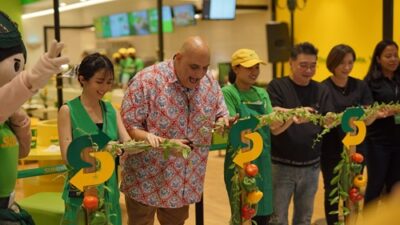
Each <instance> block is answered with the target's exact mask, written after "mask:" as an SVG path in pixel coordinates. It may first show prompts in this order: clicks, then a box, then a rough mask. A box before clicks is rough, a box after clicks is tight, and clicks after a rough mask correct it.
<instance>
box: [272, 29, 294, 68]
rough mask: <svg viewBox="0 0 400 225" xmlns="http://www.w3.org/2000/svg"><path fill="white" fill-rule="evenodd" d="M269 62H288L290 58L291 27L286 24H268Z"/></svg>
mask: <svg viewBox="0 0 400 225" xmlns="http://www.w3.org/2000/svg"><path fill="white" fill-rule="evenodd" d="M267 45H268V61H269V62H272V63H275V62H286V61H288V60H289V57H290V38H289V26H288V24H287V23H285V22H280V23H268V24H267Z"/></svg>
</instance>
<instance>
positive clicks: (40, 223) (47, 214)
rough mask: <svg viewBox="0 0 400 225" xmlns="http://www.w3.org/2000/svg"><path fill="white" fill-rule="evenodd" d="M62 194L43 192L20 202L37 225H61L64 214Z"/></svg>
mask: <svg viewBox="0 0 400 225" xmlns="http://www.w3.org/2000/svg"><path fill="white" fill-rule="evenodd" d="M61 194H62V193H61V192H41V193H37V194H34V195H31V196H29V197H27V198H24V199H21V200H19V201H18V204H19V205H20V206H21V207H22V208H23V209H25V210H26V211H28V213H29V214H31V216H32V218H33V220H34V221H35V224H36V225H59V224H60V221H61V218H62V216H63V214H64V201H63V200H62V198H61Z"/></svg>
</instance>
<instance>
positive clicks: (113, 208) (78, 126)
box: [58, 53, 130, 225]
mask: <svg viewBox="0 0 400 225" xmlns="http://www.w3.org/2000/svg"><path fill="white" fill-rule="evenodd" d="M78 68H79V69H78V71H76V72H77V73H78V81H79V83H80V84H81V86H82V87H83V90H82V94H81V96H79V97H77V98H75V99H73V100H71V101H68V102H67V104H66V105H63V106H62V107H61V109H60V112H59V115H58V131H59V139H60V148H61V152H62V157H63V159H64V160H65V161H67V160H66V159H67V149H68V146H69V144H70V143H71V142H72V140H74V139H76V138H78V137H80V136H83V135H88V134H89V135H95V134H98V133H99V131H102V132H103V133H105V134H106V135H107V136H108V137H109V138H110V139H111V140H118V139H119V140H121V141H128V140H129V139H130V138H129V135H128V133H127V132H126V130H125V128H124V126H123V124H122V120H121V118H120V116H119V113H116V112H115V110H114V108H113V106H112V105H111V104H110V103H109V102H104V101H102V100H101V99H102V97H103V96H104V94H105V93H106V92H108V91H110V90H111V87H112V84H113V81H114V69H113V65H112V63H111V61H110V60H109V59H108V58H107V57H106V56H103V55H100V54H98V53H94V54H91V55H88V56H87V57H85V58H84V59H83V61H82V63H81V64H80V66H79V67H78ZM83 158H84V160H85V161H86V160H88V159H86V158H85V156H84V157H83ZM89 160H90V159H89ZM67 163H68V162H67ZM80 169H81V168H72V169H71V170H70V171H69V173H68V178H67V180H66V182H65V185H64V192H63V199H64V201H65V213H64V217H63V219H62V221H61V224H62V225H72V224H74V225H77V224H79V225H80V224H85V217H84V215H85V213H84V210H83V208H82V207H81V205H82V201H83V196H87V195H95V196H97V197H98V198H99V199H104V207H105V217H106V218H104V214H103V215H101V214H93V217H96V216H97V217H98V218H97V219H95V218H91V219H95V220H97V221H100V220H101V221H108V223H104V224H113V225H121V224H122V221H121V209H120V206H119V189H118V183H117V179H116V173H113V175H112V176H111V178H110V179H109V180H108V181H107V182H105V183H104V184H101V185H97V186H96V187H95V188H86V189H85V191H84V193H81V192H80V191H79V190H77V189H76V188H74V187H73V186H71V185H70V183H69V180H70V179H71V178H72V177H73V176H74V175H75V174H76V173H77V172H78V171H79V170H80ZM100 217H103V218H100ZM92 223H94V222H93V220H92ZM96 224H103V223H96Z"/></svg>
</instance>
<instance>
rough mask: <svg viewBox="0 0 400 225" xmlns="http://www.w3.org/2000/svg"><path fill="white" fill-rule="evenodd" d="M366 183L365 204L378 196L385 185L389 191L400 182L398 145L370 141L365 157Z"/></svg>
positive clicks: (399, 150)
mask: <svg viewBox="0 0 400 225" xmlns="http://www.w3.org/2000/svg"><path fill="white" fill-rule="evenodd" d="M367 168H368V183H367V190H366V193H365V204H368V203H369V202H371V201H373V200H375V199H377V198H379V196H380V194H381V193H382V191H383V187H384V186H386V190H385V191H386V192H387V193H390V191H391V190H392V187H393V186H394V185H395V184H396V183H397V182H400V146H394V145H390V146H382V145H377V144H374V143H371V144H370V145H369V146H368V157H367Z"/></svg>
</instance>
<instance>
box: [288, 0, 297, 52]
mask: <svg viewBox="0 0 400 225" xmlns="http://www.w3.org/2000/svg"><path fill="white" fill-rule="evenodd" d="M287 6H288V9H289V11H290V47H293V46H294V11H295V9H296V6H297V0H287Z"/></svg>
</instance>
